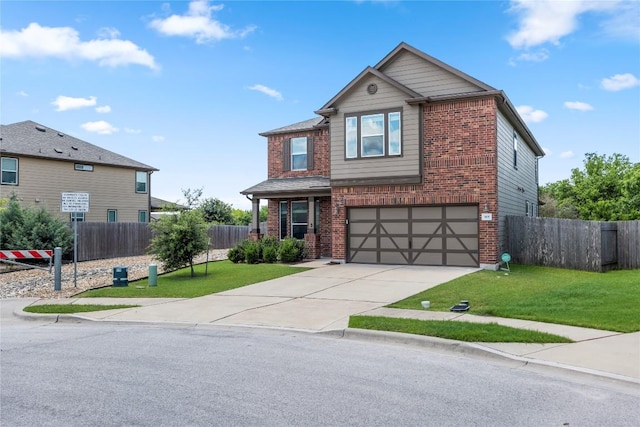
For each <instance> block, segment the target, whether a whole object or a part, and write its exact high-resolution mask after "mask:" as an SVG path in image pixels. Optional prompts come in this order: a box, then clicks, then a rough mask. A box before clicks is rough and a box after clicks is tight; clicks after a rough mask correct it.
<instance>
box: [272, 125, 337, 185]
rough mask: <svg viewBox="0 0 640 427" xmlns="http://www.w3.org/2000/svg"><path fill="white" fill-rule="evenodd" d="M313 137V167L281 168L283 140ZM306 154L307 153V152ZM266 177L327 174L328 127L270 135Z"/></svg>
mask: <svg viewBox="0 0 640 427" xmlns="http://www.w3.org/2000/svg"><path fill="white" fill-rule="evenodd" d="M297 137H312V138H313V169H312V170H306V171H287V172H284V171H283V170H282V169H283V163H282V162H283V155H282V154H283V146H282V145H283V141H285V140H288V139H289V138H297ZM307 155H308V154H307ZM267 161H268V177H269V178H292V177H303V176H326V177H328V176H329V128H325V129H317V130H310V131H304V132H292V133H287V134H283V135H271V136H269V141H268V152H267Z"/></svg>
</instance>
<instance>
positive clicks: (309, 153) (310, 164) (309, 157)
mask: <svg viewBox="0 0 640 427" xmlns="http://www.w3.org/2000/svg"><path fill="white" fill-rule="evenodd" d="M307 170H309V171H310V170H313V137H311V136H310V137H308V138H307Z"/></svg>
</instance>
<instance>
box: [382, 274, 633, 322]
mask: <svg viewBox="0 0 640 427" xmlns="http://www.w3.org/2000/svg"><path fill="white" fill-rule="evenodd" d="M426 300H428V301H431V309H432V310H436V311H448V310H449V307H451V306H452V305H454V304H456V303H458V302H459V301H461V300H469V304H470V306H471V309H470V310H469V313H471V314H478V315H488V316H498V317H510V318H518V319H526V320H535V321H540V322H548V323H559V324H565V325H573V326H582V327H588V328H595V329H604V330H611V331H617V332H635V331H640V315H639V314H638V313H640V270H617V271H609V272H607V273H590V272H585V271H576V270H565V269H560V268H550V267H537V266H524V265H516V266H512V267H511V273H509V274H508V275H506V274H505V272H503V271H479V272H476V273H473V274H470V275H467V276H463V277H461V278H458V279H456V280H452V281H450V282H447V283H444V284H442V285H439V286H436V287H434V288H431V289H429V290H427V291H424V292H421V293H419V294H416V295H413V296H411V297H409V298H407V299H404V300H402V301H399V302H397V303H394V304H391V305H389V307H393V308H404V309H416V310H418V309H419V310H422V309H423V308H422V306H421V304H420V302H421V301H426Z"/></svg>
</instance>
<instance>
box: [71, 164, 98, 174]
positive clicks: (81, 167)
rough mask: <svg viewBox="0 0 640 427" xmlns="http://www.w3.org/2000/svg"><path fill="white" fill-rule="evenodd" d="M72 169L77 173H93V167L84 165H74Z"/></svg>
mask: <svg viewBox="0 0 640 427" xmlns="http://www.w3.org/2000/svg"><path fill="white" fill-rule="evenodd" d="M73 168H74V169H75V170H77V171H85V172H93V165H84V164H82V163H76V164H75V165H74V166H73Z"/></svg>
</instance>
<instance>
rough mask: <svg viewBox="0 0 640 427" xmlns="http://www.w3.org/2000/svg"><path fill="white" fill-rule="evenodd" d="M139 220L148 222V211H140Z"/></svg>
mask: <svg viewBox="0 0 640 427" xmlns="http://www.w3.org/2000/svg"><path fill="white" fill-rule="evenodd" d="M138 222H147V211H138Z"/></svg>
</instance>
